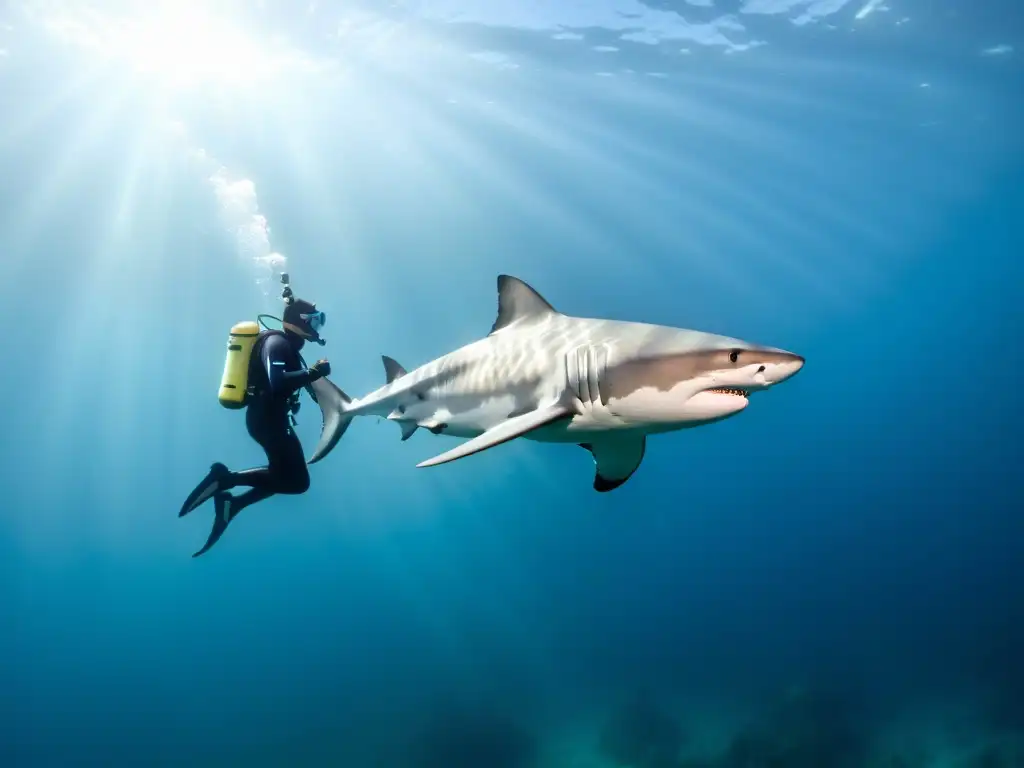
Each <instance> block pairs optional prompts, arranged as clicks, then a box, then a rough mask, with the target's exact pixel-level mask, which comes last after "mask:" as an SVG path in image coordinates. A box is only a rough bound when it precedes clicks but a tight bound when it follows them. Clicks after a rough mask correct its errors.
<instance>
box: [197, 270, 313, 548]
mask: <svg viewBox="0 0 1024 768" xmlns="http://www.w3.org/2000/svg"><path fill="white" fill-rule="evenodd" d="M281 282H282V283H284V285H285V287H284V290H283V292H282V298H283V299H284V302H285V307H284V317H283V319H282V320H281V325H282V330H276V329H269V328H267V327H266V326H265V325H264V326H263V327H264V329H266V330H262V331H261V330H260V327H259V325H257V324H256V323H254V322H251V321H248V322H243V323H239V324H237V325H236V326H234V327H233V328H232V329H231V336H230V337H229V339H228V356H227V360H226V362H225V366H224V376H223V379H222V381H221V389H220V402H221V405H223V406H224V407H226V408H231V409H241V408H245V409H246V414H245V425H246V428H247V429H248V431H249V436H250V437H252V439H253V440H255V441H256V442H257V443H259V444H260V447H262V448H263V450H264V452H265V453H266V454H267V462H268V463H267V466H265V467H255V468H253V469H245V470H242V471H239V472H232V471H231V470H229V469H228V468H227V467H226V466H225V465H224V464H221V463H220V462H215V463H214V464H213V465H212V466H211V467H210V472H209V474H207V476H206V477H204V478H203V480H202V482H200V483H199V485H197V486H196V488H195V490H193V491H192V493H190V494H189V496H188V498H187V499H186V500H185V503H184V504H183V505H182V507H181V511H180V512H179V513H178V517H183V516H184V515H187V514H188V513H189V512H191V511H192V510H194V509H196V508H197V507H199V506H200V505H201V504H203V503H204V502H205V501H207V500H208V499H210V498H213V499H214V504H215V509H216V513H215V516H214V520H213V528H212V530H211V531H210V536H209V538H208V539H207V542H206V544H205V546H203V548H202V549H200V550H199V551H198V552H196V553H195V554H193V555H192V557H198V556H199V555H201V554H203V553H204V552H206V551H207V550H209V549H210V547H212V546H213V545H214V544H216V543H217V540H218V539H220V537H221V536H222V535H223V533H224V531H225V530H226V529H227V527H228V523H230V522H231V521H232V520H234V519H235V517H237V516H238V513H239V512H241V511H242V510H243V509H245V508H246V507H248V506H250V505H252V504H256V503H257V502H260V501H263V500H264V499H268V498H270V497H271V496H273V495H275V494H279V493H283V494H302V493H305V492H306V491H307V490H309V469H308V467H307V466H306V457H305V455H304V453H303V449H302V443H301V442H300V441H299V438H298V436H297V435H296V434H295V430H294V423H295V419H294V414H295V413H296V412H297V411H298V409H299V397H300V395H301V390H302V389H306V390H307V391H308V392H309V394H310V396H311V397H312V398H313V400H314V401H316V399H317V398H316V394H315V393H314V391H313V388H312V387H311V384H312V383H313V382H315V381H317V380H318V379H321V378H323V377H325V376H329V375H330V373H331V365H330V363H329V362H328V361H327V360H325V359H321V360H318V361H317V362H316V363H315V364H314V365H312V366H310V367H309V368H307V367H306V365H305V361H304V360H303V359H302V356H301V355H300V354H299V352H300V350H301V349H302V348H303V346H304V345H305V343H306V342H307V341H312V342H314V343H316V344H319V345H321V346H323V344H324V343H325V342H324V340H323V339H322V338H321V337H320V331H321V329H322V328H323V327H324V324H325V323H326V321H327V316H326V315H325V314H324V313H323V312H322V311H320V310H318V309H317V308H316V304H315V303H311V302H308V301H305V300H303V299H300V298H297V297H295V296H294V295H293V293H292V289H291V287H290V285H289V284H288V283H289V279H288V275H287V274H282V275H281ZM263 317H264V316H263V315H260V317H259V320H260V323H262V322H263V320H262V318H263ZM274 319H277V318H274ZM239 486H241V487H247V488H248V490H247V491H245V492H244V493H240V494H238V495H232V494H231V493H230V492H229V491H230V490H231V489H232V488H237V487H239Z"/></svg>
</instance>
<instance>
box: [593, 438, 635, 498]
mask: <svg viewBox="0 0 1024 768" xmlns="http://www.w3.org/2000/svg"><path fill="white" fill-rule="evenodd" d="M579 445H580V447H581V448H586V449H587V450H588V451H590V455H591V456H593V457H594V490H595V491H597V492H598V493H607V492H608V491H614V490H615V489H616V488H618V487H619V486H620V485H622V484H623V483H625V482H626V481H627V480H629V478H631V477H632V476H633V473H634V472H636V471H637V469H639V468H640V463H641V462H642V461H643V460H644V454H645V453H646V452H647V438H646V437H645V436H644V435H639V436H636V435H615V436H612V437H603V438H601V439H598V440H594V442H593V443H580V444H579Z"/></svg>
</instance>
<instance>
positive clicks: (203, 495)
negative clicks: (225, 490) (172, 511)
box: [178, 461, 231, 517]
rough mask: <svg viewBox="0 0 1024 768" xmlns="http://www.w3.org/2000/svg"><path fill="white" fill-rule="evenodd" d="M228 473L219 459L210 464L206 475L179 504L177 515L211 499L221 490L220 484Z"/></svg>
mask: <svg viewBox="0 0 1024 768" xmlns="http://www.w3.org/2000/svg"><path fill="white" fill-rule="evenodd" d="M230 475H231V471H230V470H229V469H228V468H227V467H226V466H224V465H223V464H221V463H220V462H219V461H217V462H214V463H213V464H212V465H210V471H209V472H207V473H206V477H204V478H203V479H202V480H200V481H199V485H197V486H196V487H195V488H194V489H193V490H192V493H190V494H189V495H188V498H187V499H185V503H184V504H182V505H181V509H180V510H179V511H178V517H184V516H185V515H187V514H188V513H189V512H191V511H192V510H194V509H196V508H197V507H199V506H201V505H202V504H205V503H206V502H207V501H209V500H210V499H212V498H213V497H214V496H215V495H216V494H217V492H218V491H220V490H221V486H222V485H223V484H224V481H225V480H227V479H228V477H229V476H230Z"/></svg>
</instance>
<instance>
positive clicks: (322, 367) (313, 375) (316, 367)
mask: <svg viewBox="0 0 1024 768" xmlns="http://www.w3.org/2000/svg"><path fill="white" fill-rule="evenodd" d="M309 373H310V376H309V380H310V381H316V380H318V379H322V378H323V377H324V376H330V375H331V364H330V363H329V362H327V361H326V360H317V361H316V362H315V363H313V365H311V366H310V367H309Z"/></svg>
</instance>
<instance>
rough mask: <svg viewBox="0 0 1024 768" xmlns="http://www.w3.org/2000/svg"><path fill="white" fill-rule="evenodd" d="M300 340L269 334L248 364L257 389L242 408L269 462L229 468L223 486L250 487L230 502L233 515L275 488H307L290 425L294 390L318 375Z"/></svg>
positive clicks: (301, 455)
mask: <svg viewBox="0 0 1024 768" xmlns="http://www.w3.org/2000/svg"><path fill="white" fill-rule="evenodd" d="M293 338H294V341H293ZM302 344H303V342H302V340H301V339H299V338H298V337H289V336H286V335H284V334H281V333H270V334H268V335H267V336H266V337H265V338H264V339H262V341H261V342H260V347H259V349H260V354H259V358H258V359H257V358H256V357H254V358H253V360H252V362H251V364H250V366H251V367H250V369H249V377H250V378H249V380H250V381H251V382H252V383H253V384H255V394H254V396H253V397H252V399H251V400H250V402H249V405H248V407H247V408H246V414H245V426H246V428H247V429H248V430H249V435H250V436H251V437H252V439H253V440H255V441H256V442H257V443H259V444H260V446H261V447H262V448H263V450H264V452H265V453H266V454H267V461H268V464H267V466H265V467H257V468H254V469H246V470H242V471H241V472H232V473H231V479H230V481H229V482H228V483H227V484H226V487H230V488H234V487H237V486H249V487H250V490H248V491H246V492H245V493H242V494H240V495H238V496H236V497H235V499H234V500H233V501H232V504H231V506H232V511H233V514H237V513H238V512H240V511H241V510H242V509H243V508H245V507H247V506H249V505H250V504H255V503H256V502H259V501H263V500H264V499H266V498H269V497H270V496H273V495H274V494H276V493H287V494H298V493H305V492H306V491H307V490H309V469H308V468H307V467H306V457H305V455H304V453H303V451H302V443H300V442H299V438H298V436H297V435H296V434H295V430H294V429H293V428H292V424H291V399H292V395H293V394H294V393H295V392H296V391H298V390H299V389H302V388H303V387H305V386H308V385H309V384H310V383H311V382H312V381H313V380H314V379H315V378H316V374H314V373H311V372H310V371H309V369H307V368H306V367H305V365H303V362H302V359H301V358H300V357H299V349H300V348H301V347H302Z"/></svg>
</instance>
